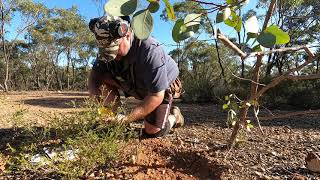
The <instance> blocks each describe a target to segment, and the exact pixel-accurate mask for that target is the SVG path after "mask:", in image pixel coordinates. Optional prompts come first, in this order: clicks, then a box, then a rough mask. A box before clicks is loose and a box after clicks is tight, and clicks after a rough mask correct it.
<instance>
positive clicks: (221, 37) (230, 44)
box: [218, 30, 247, 59]
mask: <svg viewBox="0 0 320 180" xmlns="http://www.w3.org/2000/svg"><path fill="white" fill-rule="evenodd" d="M218 39H219V40H220V41H222V43H223V44H224V45H226V46H228V47H229V48H230V49H232V50H233V51H235V52H236V53H237V54H238V55H239V56H240V57H241V59H245V58H246V56H247V54H246V53H244V52H243V51H242V50H241V49H239V48H238V46H236V45H235V44H234V43H233V42H231V41H230V40H229V39H228V38H227V37H226V36H224V35H223V34H222V33H221V32H220V30H219V31H218Z"/></svg>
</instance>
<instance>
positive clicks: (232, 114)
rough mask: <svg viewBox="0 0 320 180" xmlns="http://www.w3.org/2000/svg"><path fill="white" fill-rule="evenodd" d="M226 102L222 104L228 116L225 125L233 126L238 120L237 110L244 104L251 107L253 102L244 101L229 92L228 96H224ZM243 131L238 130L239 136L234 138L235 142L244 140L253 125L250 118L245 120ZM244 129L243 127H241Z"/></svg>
mask: <svg viewBox="0 0 320 180" xmlns="http://www.w3.org/2000/svg"><path fill="white" fill-rule="evenodd" d="M225 101H226V103H225V104H223V105H222V109H223V110H227V111H228V117H227V122H226V124H227V126H228V127H229V128H230V127H233V126H235V124H236V123H237V121H239V112H240V109H241V108H244V106H249V107H251V106H252V105H253V104H255V103H252V104H251V103H248V102H247V103H244V102H243V101H242V100H241V99H239V98H238V97H237V96H236V95H235V94H230V95H229V96H225ZM245 127H246V128H245V131H240V132H239V136H238V138H237V139H236V143H241V142H245V139H246V136H247V134H246V133H247V132H251V129H252V128H253V127H254V126H253V124H252V122H251V120H247V121H246V124H245ZM241 129H244V128H241Z"/></svg>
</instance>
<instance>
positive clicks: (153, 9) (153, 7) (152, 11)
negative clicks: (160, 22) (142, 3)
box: [148, 1, 160, 13]
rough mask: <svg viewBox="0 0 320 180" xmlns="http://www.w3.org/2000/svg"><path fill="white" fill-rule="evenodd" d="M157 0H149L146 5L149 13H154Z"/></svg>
mask: <svg viewBox="0 0 320 180" xmlns="http://www.w3.org/2000/svg"><path fill="white" fill-rule="evenodd" d="M159 7H160V5H159V2H158V1H152V2H150V4H149V6H148V9H149V11H150V12H151V13H155V12H157V11H158V10H159Z"/></svg>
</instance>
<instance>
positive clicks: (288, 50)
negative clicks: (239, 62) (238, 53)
mask: <svg viewBox="0 0 320 180" xmlns="http://www.w3.org/2000/svg"><path fill="white" fill-rule="evenodd" d="M311 47H316V46H311V45H303V46H296V47H288V48H281V49H272V50H270V51H261V52H254V53H250V54H248V55H247V56H246V57H245V58H248V57H253V56H257V55H268V54H273V53H283V52H295V51H299V50H301V49H304V50H306V48H307V49H309V50H307V53H308V54H309V55H312V54H313V53H312V52H311V51H310V48H311Z"/></svg>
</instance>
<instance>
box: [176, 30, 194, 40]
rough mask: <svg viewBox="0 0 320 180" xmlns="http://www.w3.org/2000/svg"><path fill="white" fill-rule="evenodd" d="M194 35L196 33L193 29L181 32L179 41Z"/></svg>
mask: <svg viewBox="0 0 320 180" xmlns="http://www.w3.org/2000/svg"><path fill="white" fill-rule="evenodd" d="M193 35H194V32H193V31H187V32H184V33H181V34H180V35H179V41H183V40H185V39H188V38H189V37H192V36H193Z"/></svg>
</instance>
